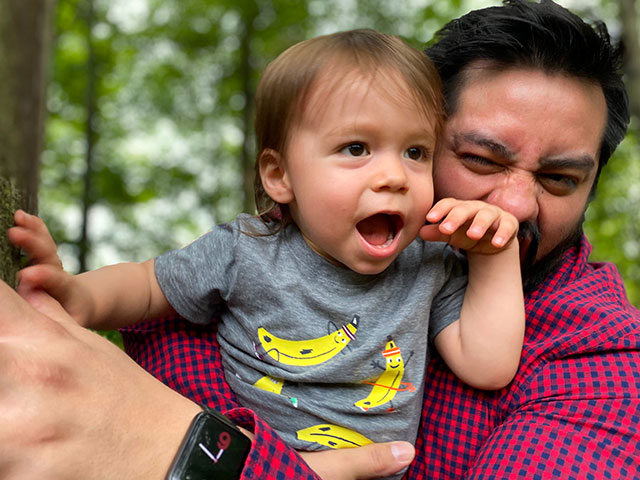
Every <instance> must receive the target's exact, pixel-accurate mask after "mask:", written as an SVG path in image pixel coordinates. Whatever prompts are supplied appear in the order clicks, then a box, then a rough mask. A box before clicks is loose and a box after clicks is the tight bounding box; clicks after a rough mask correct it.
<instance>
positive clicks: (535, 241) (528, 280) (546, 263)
mask: <svg viewBox="0 0 640 480" xmlns="http://www.w3.org/2000/svg"><path fill="white" fill-rule="evenodd" d="M583 218H584V216H583ZM581 237H582V219H581V220H580V221H579V222H578V224H577V225H576V227H575V228H574V229H573V230H572V231H571V232H570V233H569V235H567V236H566V237H565V239H564V240H562V241H561V242H560V243H559V244H558V245H556V246H555V247H554V248H553V249H552V250H551V251H550V252H549V253H547V254H546V255H545V256H544V257H542V258H541V259H540V260H538V261H536V254H537V253H538V247H539V246H540V229H539V228H538V225H536V224H535V223H533V222H523V223H521V224H520V230H519V231H518V240H519V241H520V243H521V245H522V243H523V242H525V243H526V242H528V243H529V245H528V247H527V249H526V253H525V258H524V259H521V267H522V286H523V290H524V293H525V294H527V293H531V292H533V291H534V290H535V289H536V288H537V287H539V286H540V284H542V282H544V280H545V279H546V278H547V277H548V276H549V275H551V274H552V273H553V272H555V271H556V269H557V268H558V267H559V266H560V262H561V260H562V257H563V256H564V254H565V252H566V251H567V250H569V249H570V248H571V247H573V246H574V245H577V244H578V242H579V241H580V238H581Z"/></svg>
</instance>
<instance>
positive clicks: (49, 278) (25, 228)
mask: <svg viewBox="0 0 640 480" xmlns="http://www.w3.org/2000/svg"><path fill="white" fill-rule="evenodd" d="M13 220H14V223H15V225H16V226H15V227H12V228H10V229H9V230H8V232H7V236H8V238H9V241H10V242H11V243H12V244H13V245H15V246H16V247H17V248H21V249H22V250H23V251H25V253H26V254H27V260H28V266H27V267H25V268H23V269H22V270H20V271H19V272H18V288H17V290H18V293H19V294H21V296H23V297H24V298H28V296H27V292H31V291H33V290H39V289H40V290H44V291H46V292H47V293H48V294H49V295H51V296H52V297H53V298H55V299H56V300H57V301H58V302H60V304H62V306H63V307H64V308H65V310H67V312H69V313H70V314H71V315H72V316H73V317H74V318H76V319H77V314H78V313H79V312H80V311H81V310H82V309H83V308H84V307H83V306H82V305H81V301H80V298H81V296H80V295H78V294H76V292H74V286H73V284H74V282H73V276H72V275H70V274H69V273H67V272H65V271H64V269H63V267H62V262H61V261H60V258H59V257H58V249H57V247H56V244H55V242H54V241H53V238H52V237H51V234H50V233H49V230H48V229H47V227H46V225H45V224H44V222H43V221H42V219H40V218H39V217H36V216H35V215H29V214H28V213H26V212H24V211H22V210H18V211H17V212H16V213H15V215H14V217H13Z"/></svg>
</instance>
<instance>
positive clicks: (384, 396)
mask: <svg viewBox="0 0 640 480" xmlns="http://www.w3.org/2000/svg"><path fill="white" fill-rule="evenodd" d="M382 356H383V357H384V358H385V359H386V363H385V369H384V372H383V373H382V375H380V376H379V377H378V378H377V379H376V381H375V382H365V383H368V384H369V385H373V388H372V389H371V392H370V393H369V395H368V396H367V397H366V398H363V399H362V400H358V401H357V402H356V403H354V405H355V406H356V407H359V408H360V409H362V410H363V411H365V412H366V411H367V410H369V409H370V408H373V407H378V406H380V405H384V404H385V403H388V402H390V401H391V400H393V398H394V397H395V396H396V393H398V392H401V391H405V390H408V391H414V390H415V387H414V386H413V385H412V384H410V383H402V377H403V375H404V361H403V359H402V354H401V352H400V348H399V347H396V344H395V343H394V342H393V340H392V339H391V337H388V341H387V344H386V347H385V349H384V350H383V351H382ZM401 385H406V387H404V388H403V387H401Z"/></svg>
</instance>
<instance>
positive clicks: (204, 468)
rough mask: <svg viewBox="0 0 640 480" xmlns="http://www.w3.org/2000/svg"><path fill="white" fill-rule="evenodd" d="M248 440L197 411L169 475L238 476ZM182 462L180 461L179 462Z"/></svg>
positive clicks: (210, 479) (188, 478) (185, 478)
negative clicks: (178, 457)
mask: <svg viewBox="0 0 640 480" xmlns="http://www.w3.org/2000/svg"><path fill="white" fill-rule="evenodd" d="M250 446H251V442H250V440H249V439H248V438H247V437H245V436H244V435H243V434H242V433H241V432H240V431H238V430H237V429H235V428H234V427H231V426H229V425H227V424H225V423H224V422H223V421H222V420H221V419H218V418H216V417H215V416H212V415H199V416H198V417H197V419H196V423H195V424H194V426H193V429H192V432H191V435H190V437H189V442H188V444H186V445H185V446H184V451H183V452H182V455H181V457H182V460H183V461H184V463H183V464H182V465H176V466H175V469H174V471H173V475H172V477H171V478H180V479H182V480H227V479H230V480H231V479H234V480H235V479H237V478H239V477H240V473H241V472H242V468H243V467H244V461H245V458H246V457H247V452H248V451H249V448H250ZM181 463H182V462H181Z"/></svg>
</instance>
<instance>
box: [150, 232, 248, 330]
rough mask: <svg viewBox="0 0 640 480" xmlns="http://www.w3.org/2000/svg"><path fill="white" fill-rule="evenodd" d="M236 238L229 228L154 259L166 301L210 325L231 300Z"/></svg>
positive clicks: (180, 311)
mask: <svg viewBox="0 0 640 480" xmlns="http://www.w3.org/2000/svg"><path fill="white" fill-rule="evenodd" d="M236 243H237V235H236V232H234V228H233V227H232V225H230V224H225V225H219V226H217V227H214V228H213V229H212V230H211V231H210V232H208V233H206V234H204V235H203V236H201V237H200V238H199V239H197V240H196V241H195V242H193V243H191V244H190V245H187V246H186V247H184V248H182V249H179V250H171V251H169V252H167V253H165V254H163V255H160V256H159V257H157V258H156V259H155V275H156V278H157V280H158V284H159V285H160V288H161V289H162V292H163V293H164V295H165V297H166V298H167V301H168V302H169V303H170V304H171V306H172V307H173V308H174V309H175V310H176V311H177V312H178V313H179V314H180V315H182V316H183V317H184V318H186V319H187V320H189V321H191V322H194V323H208V322H210V321H211V317H212V316H214V315H215V314H217V313H218V312H219V311H220V308H221V307H222V304H223V302H224V301H225V298H228V294H229V291H230V289H231V285H232V284H233V279H234V276H235V271H236V262H235V254H234V252H235V246H236Z"/></svg>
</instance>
